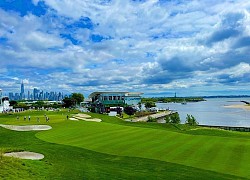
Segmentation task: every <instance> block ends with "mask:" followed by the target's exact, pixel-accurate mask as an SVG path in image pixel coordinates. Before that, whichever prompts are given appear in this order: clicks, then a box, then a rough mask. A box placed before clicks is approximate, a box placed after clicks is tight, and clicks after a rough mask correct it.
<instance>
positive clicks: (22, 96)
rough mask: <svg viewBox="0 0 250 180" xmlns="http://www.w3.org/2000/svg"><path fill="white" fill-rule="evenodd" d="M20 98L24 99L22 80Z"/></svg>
mask: <svg viewBox="0 0 250 180" xmlns="http://www.w3.org/2000/svg"><path fill="white" fill-rule="evenodd" d="M20 98H21V99H25V94H24V84H23V81H22V83H21V93H20Z"/></svg>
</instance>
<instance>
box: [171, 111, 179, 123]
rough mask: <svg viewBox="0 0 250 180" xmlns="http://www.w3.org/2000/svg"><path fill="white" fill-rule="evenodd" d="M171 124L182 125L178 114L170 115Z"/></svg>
mask: <svg viewBox="0 0 250 180" xmlns="http://www.w3.org/2000/svg"><path fill="white" fill-rule="evenodd" d="M170 122H171V123H174V124H180V122H181V119H180V116H179V113H178V112H176V113H173V114H171V115H170Z"/></svg>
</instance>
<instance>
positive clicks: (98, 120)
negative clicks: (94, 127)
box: [81, 118, 102, 122]
mask: <svg viewBox="0 0 250 180" xmlns="http://www.w3.org/2000/svg"><path fill="white" fill-rule="evenodd" d="M81 120H84V121H93V122H101V121H102V120H101V119H98V118H93V119H86V118H81Z"/></svg>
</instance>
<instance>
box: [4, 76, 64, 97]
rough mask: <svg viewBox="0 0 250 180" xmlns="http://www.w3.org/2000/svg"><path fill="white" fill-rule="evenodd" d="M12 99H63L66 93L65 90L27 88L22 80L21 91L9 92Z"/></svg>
mask: <svg viewBox="0 0 250 180" xmlns="http://www.w3.org/2000/svg"><path fill="white" fill-rule="evenodd" d="M7 93H8V95H6V94H5V96H8V97H9V99H10V100H50V101H61V100H63V98H64V97H65V96H67V95H66V94H63V92H56V91H51V92H47V91H46V90H41V89H39V88H34V89H33V90H31V89H30V90H26V93H25V86H24V83H23V81H22V82H21V86H20V92H7Z"/></svg>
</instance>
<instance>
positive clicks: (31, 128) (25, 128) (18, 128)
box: [0, 124, 52, 131]
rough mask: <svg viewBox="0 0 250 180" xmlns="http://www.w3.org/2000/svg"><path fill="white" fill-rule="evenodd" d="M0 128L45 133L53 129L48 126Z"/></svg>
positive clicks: (7, 126) (8, 126)
mask: <svg viewBox="0 0 250 180" xmlns="http://www.w3.org/2000/svg"><path fill="white" fill-rule="evenodd" d="M0 126H1V127H3V128H6V129H10V130H13V131H44V130H49V129H52V127H51V126H48V125H27V126H15V125H4V124H0Z"/></svg>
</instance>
